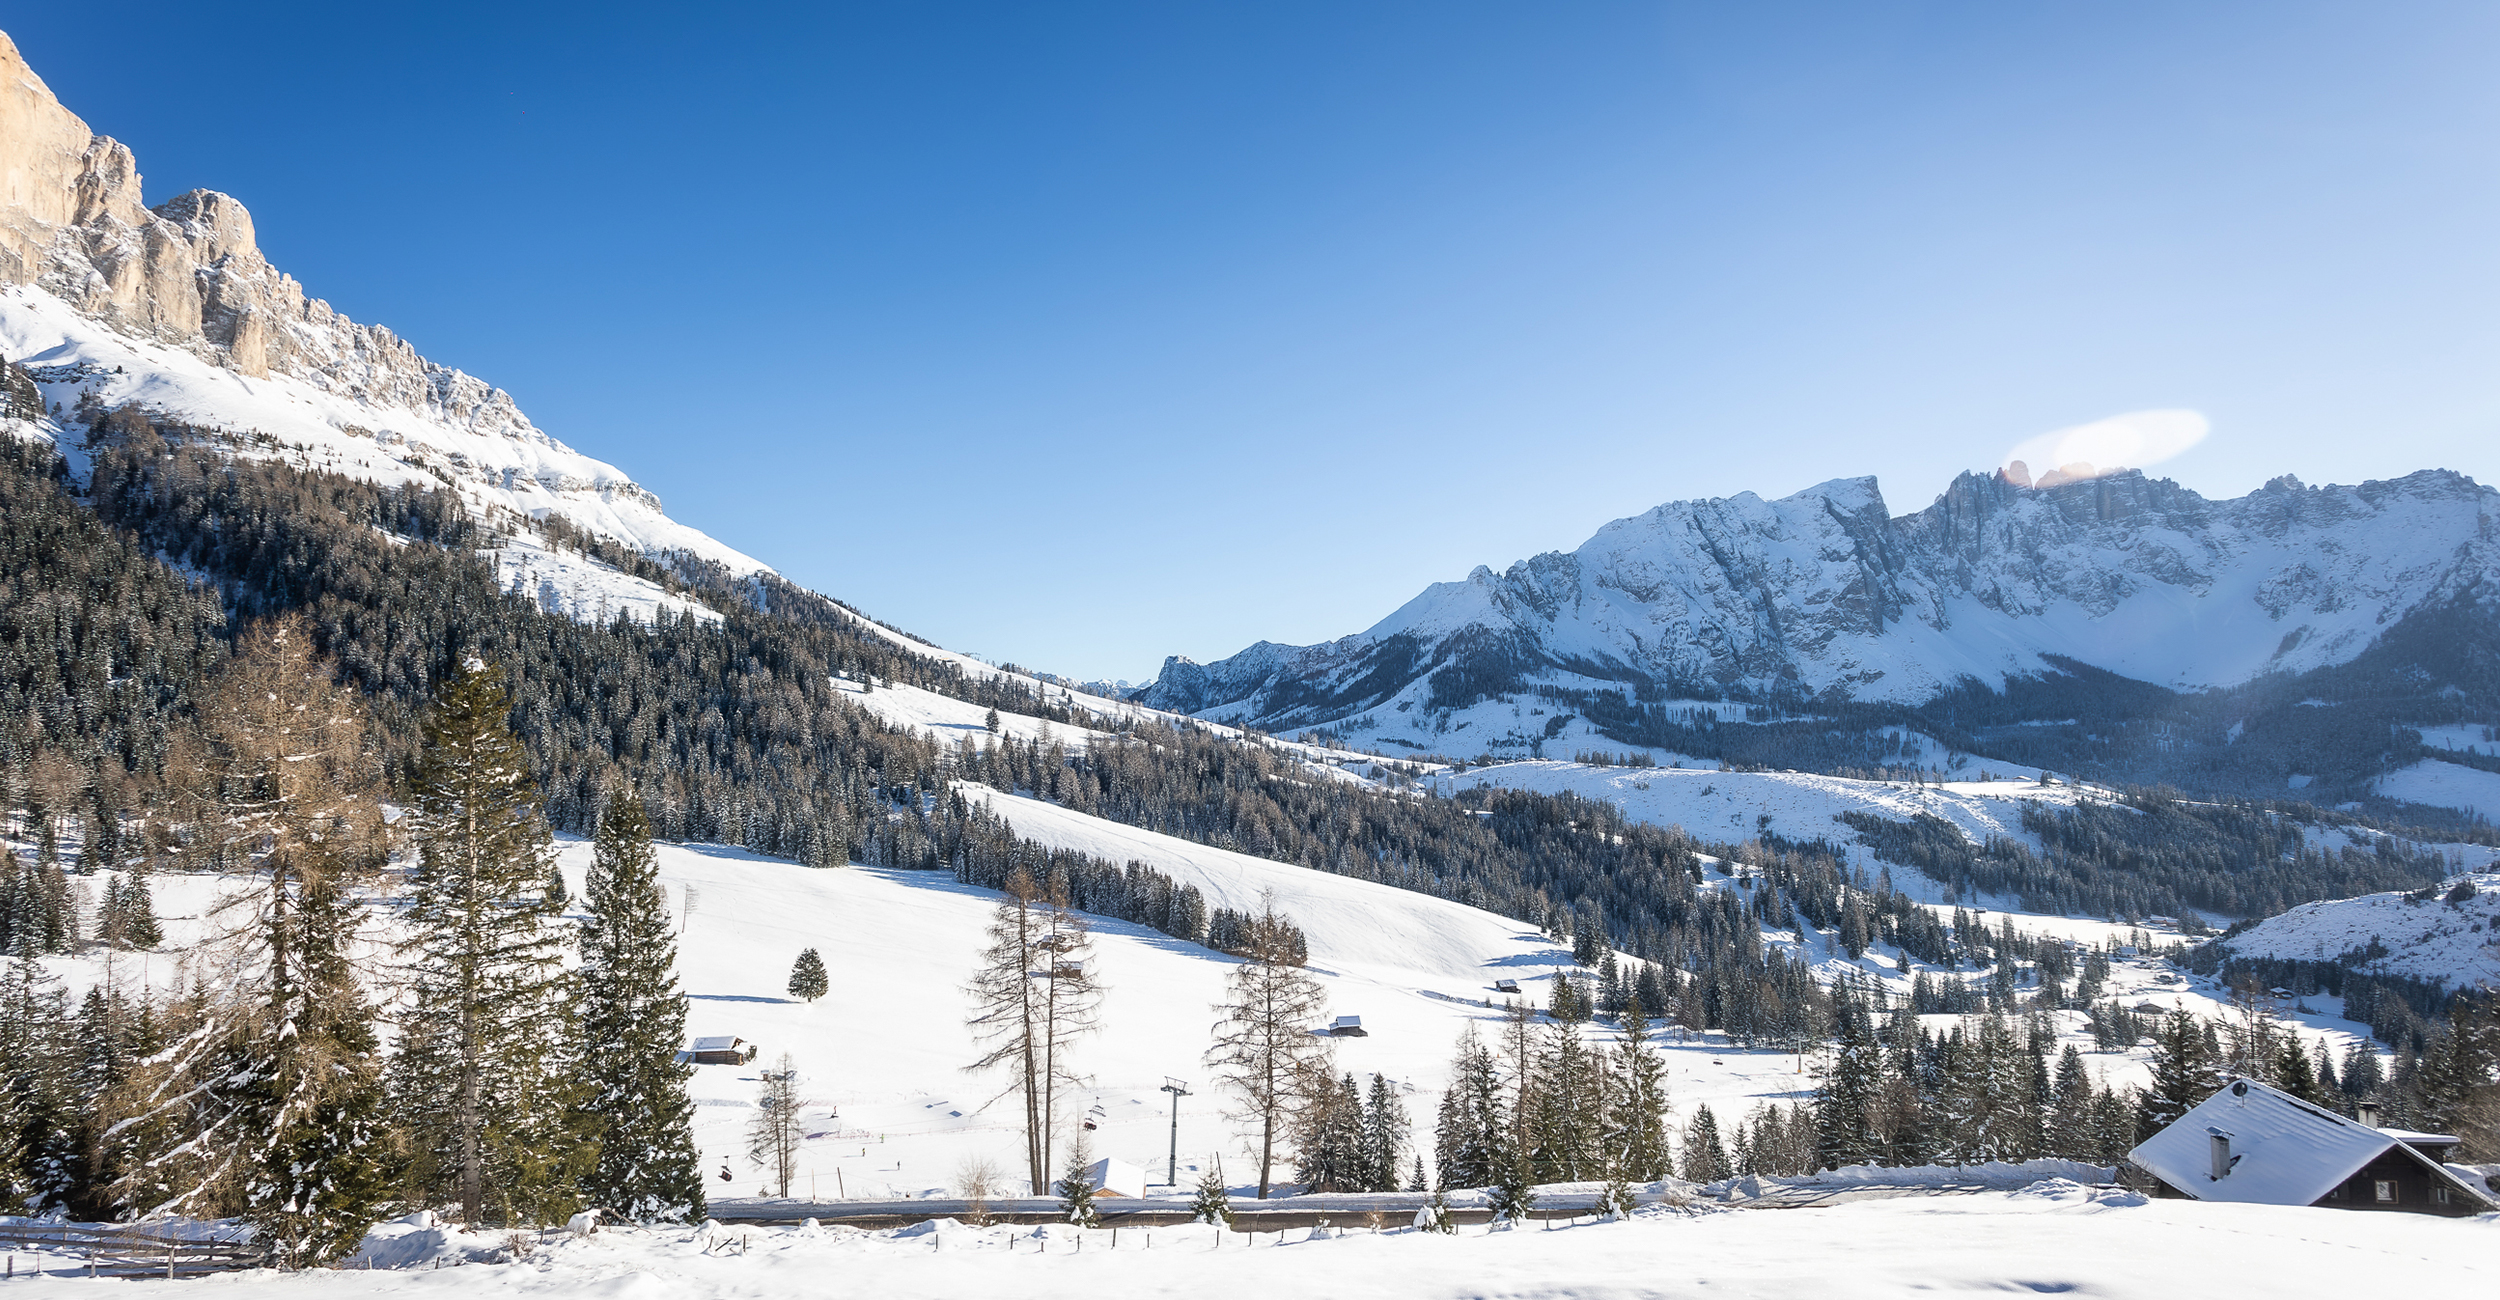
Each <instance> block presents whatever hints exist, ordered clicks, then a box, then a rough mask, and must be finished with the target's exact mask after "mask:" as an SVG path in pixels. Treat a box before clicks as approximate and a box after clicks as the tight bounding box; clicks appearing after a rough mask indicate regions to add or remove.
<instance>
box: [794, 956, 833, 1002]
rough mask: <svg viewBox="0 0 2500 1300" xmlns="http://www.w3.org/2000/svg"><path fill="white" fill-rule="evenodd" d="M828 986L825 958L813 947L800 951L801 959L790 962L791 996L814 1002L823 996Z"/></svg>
mask: <svg viewBox="0 0 2500 1300" xmlns="http://www.w3.org/2000/svg"><path fill="white" fill-rule="evenodd" d="M828 987H830V985H829V984H828V983H827V981H826V976H825V959H824V958H823V957H822V956H819V955H818V954H817V952H816V950H815V949H813V948H809V949H805V950H804V951H802V952H800V953H799V959H798V960H797V961H795V962H792V963H791V964H790V984H789V991H790V996H791V997H794V998H797V999H799V1000H800V1001H802V1002H813V1001H815V1000H816V999H818V998H821V997H823V996H824V995H825V990H826V989H827V988H828Z"/></svg>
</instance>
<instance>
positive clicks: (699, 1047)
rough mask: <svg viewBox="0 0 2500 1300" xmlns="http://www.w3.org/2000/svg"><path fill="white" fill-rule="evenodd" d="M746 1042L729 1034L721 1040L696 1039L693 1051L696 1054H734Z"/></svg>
mask: <svg viewBox="0 0 2500 1300" xmlns="http://www.w3.org/2000/svg"><path fill="white" fill-rule="evenodd" d="M746 1041H747V1040H745V1039H743V1038H740V1037H738V1036H737V1035H735V1034H731V1035H728V1036H727V1037H723V1038H698V1039H696V1040H694V1050H695V1051H698V1052H734V1051H736V1050H738V1048H740V1047H742V1046H744V1045H745V1043H746Z"/></svg>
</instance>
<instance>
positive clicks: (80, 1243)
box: [0, 1223, 269, 1278]
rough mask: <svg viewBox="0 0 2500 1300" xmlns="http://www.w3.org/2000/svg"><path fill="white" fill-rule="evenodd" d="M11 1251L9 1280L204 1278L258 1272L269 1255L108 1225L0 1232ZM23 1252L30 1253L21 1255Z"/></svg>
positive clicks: (0, 1241)
mask: <svg viewBox="0 0 2500 1300" xmlns="http://www.w3.org/2000/svg"><path fill="white" fill-rule="evenodd" d="M0 1251H6V1252H8V1259H7V1263H6V1265H5V1266H0V1273H4V1274H5V1276H6V1277H17V1276H20V1275H24V1274H33V1273H43V1274H50V1275H53V1276H56V1277H57V1276H60V1275H62V1274H65V1273H66V1274H74V1275H77V1276H84V1277H126V1278H143V1277H162V1278H178V1277H200V1276H202V1275H205V1274H209V1273H224V1272H229V1271H231V1270H234V1269H241V1268H259V1267H261V1266H262V1265H264V1264H266V1263H268V1262H269V1256H268V1252H266V1251H264V1250H262V1249H261V1248H260V1247H258V1246H254V1245H250V1244H248V1243H245V1242H240V1241H213V1240H194V1239H191V1238H187V1237H167V1236H161V1235H159V1234H157V1233H152V1232H148V1231H146V1230H145V1229H142V1228H135V1227H134V1228H123V1227H115V1226H112V1225H109V1224H87V1225H80V1224H75V1223H70V1224H27V1225H23V1226H15V1227H0ZM18 1251H25V1252H28V1253H26V1254H25V1255H23V1256H21V1255H19V1254H17V1253H16V1252H18Z"/></svg>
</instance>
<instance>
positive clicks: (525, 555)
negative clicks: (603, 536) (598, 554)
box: [487, 529, 722, 624]
mask: <svg viewBox="0 0 2500 1300" xmlns="http://www.w3.org/2000/svg"><path fill="white" fill-rule="evenodd" d="M487 554H488V556H489V557H490V558H491V559H492V560H493V561H494V564H495V580H496V581H497V582H499V583H502V584H503V586H504V587H505V589H506V590H509V591H512V592H514V593H515V594H518V595H522V596H527V597H528V598H530V599H531V600H533V601H536V602H537V604H538V608H539V609H541V610H543V611H545V612H546V613H549V614H561V615H564V616H566V617H568V618H572V619H575V620H578V621H580V622H585V623H599V624H605V623H608V622H611V621H613V620H614V619H615V618H616V616H617V615H618V614H629V615H631V616H632V617H633V619H634V621H635V622H637V623H651V622H654V621H656V620H657V619H658V618H661V617H668V618H680V617H683V616H684V615H686V614H689V613H691V614H693V615H694V616H695V620H696V621H697V622H701V623H719V622H721V621H722V620H721V613H720V611H719V610H716V609H714V608H712V607H711V606H709V605H706V604H703V603H702V602H701V601H695V600H688V599H686V598H685V597H683V596H678V595H672V594H670V592H669V591H668V589H667V588H665V587H662V586H661V585H660V584H658V583H656V582H653V581H651V580H650V579H649V578H639V577H636V576H634V575H633V574H630V573H624V572H620V571H618V570H616V569H613V568H610V567H609V566H607V565H605V564H601V563H600V562H599V561H597V560H594V559H592V558H590V557H589V556H587V555H584V554H582V553H581V552H579V551H570V550H565V549H563V548H561V547H549V546H547V545H546V544H545V543H543V542H541V541H540V540H539V538H538V536H537V534H535V533H532V532H530V531H528V530H527V529H515V530H513V531H512V532H511V533H510V534H509V535H507V536H505V537H504V538H502V539H501V544H500V545H498V546H496V547H495V548H494V549H493V550H491V551H489V552H487Z"/></svg>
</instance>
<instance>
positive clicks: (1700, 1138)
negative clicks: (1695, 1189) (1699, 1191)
mask: <svg viewBox="0 0 2500 1300" xmlns="http://www.w3.org/2000/svg"><path fill="white" fill-rule="evenodd" d="M1681 1163H1682V1165H1683V1168H1684V1174H1683V1176H1684V1180H1685V1181H1686V1182H1691V1183H1715V1182H1718V1181H1719V1180H1720V1179H1723V1178H1733V1177H1735V1170H1734V1169H1733V1168H1732V1167H1731V1166H1730V1165H1729V1163H1728V1158H1727V1146H1726V1144H1725V1143H1723V1142H1721V1141H1720V1140H1719V1117H1718V1116H1716V1115H1713V1114H1711V1113H1710V1108H1709V1107H1708V1106H1701V1107H1697V1108H1695V1109H1694V1111H1693V1121H1692V1123H1690V1124H1687V1125H1686V1126H1685V1127H1684V1158H1683V1160H1682V1162H1681Z"/></svg>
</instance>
